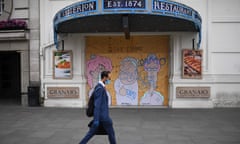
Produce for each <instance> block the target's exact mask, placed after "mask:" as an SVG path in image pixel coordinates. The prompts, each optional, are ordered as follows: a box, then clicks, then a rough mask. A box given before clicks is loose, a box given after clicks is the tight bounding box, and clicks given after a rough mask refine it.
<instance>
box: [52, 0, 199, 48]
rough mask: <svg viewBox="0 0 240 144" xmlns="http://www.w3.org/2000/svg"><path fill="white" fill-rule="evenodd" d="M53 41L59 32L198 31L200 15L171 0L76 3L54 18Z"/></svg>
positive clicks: (89, 0)
mask: <svg viewBox="0 0 240 144" xmlns="http://www.w3.org/2000/svg"><path fill="white" fill-rule="evenodd" d="M53 23H54V42H55V44H56V47H57V48H58V33H102V32H124V33H125V36H126V38H127V37H129V36H130V32H198V34H199V40H198V47H200V43H201V23H202V20H201V16H200V15H199V13H198V12H197V11H195V10H194V9H192V8H191V7H188V6H186V5H184V4H181V3H177V2H173V1H169V0H151V1H150V0H86V1H80V2H76V3H74V4H72V5H69V6H67V7H65V8H63V9H61V10H60V11H58V12H57V14H56V15H55V17H54V21H53Z"/></svg>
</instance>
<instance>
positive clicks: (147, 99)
mask: <svg viewBox="0 0 240 144" xmlns="http://www.w3.org/2000/svg"><path fill="white" fill-rule="evenodd" d="M144 70H145V71H146V72H147V80H148V85H149V89H148V91H146V92H145V94H144V96H143V97H142V98H141V101H140V105H163V102H164V97H163V96H162V94H161V93H160V92H158V91H156V90H155V89H156V86H157V73H158V72H159V71H160V61H159V59H158V58H157V57H156V55H153V54H152V55H149V56H148V57H147V58H146V59H145V60H144Z"/></svg>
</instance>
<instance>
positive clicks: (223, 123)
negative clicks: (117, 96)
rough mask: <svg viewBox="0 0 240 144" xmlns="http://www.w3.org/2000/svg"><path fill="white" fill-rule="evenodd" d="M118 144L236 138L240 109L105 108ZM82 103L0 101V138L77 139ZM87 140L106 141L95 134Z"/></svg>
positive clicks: (216, 142) (200, 143)
mask: <svg viewBox="0 0 240 144" xmlns="http://www.w3.org/2000/svg"><path fill="white" fill-rule="evenodd" d="M110 113H111V117H112V119H113V122H114V128H115V133H116V139H117V143H118V144H240V109H238V108H231V109H223V108H221V109H169V108H163V109H150V108H149V109H136V108H135V109H133V108H132V109H127V108H122V109H120V108H113V109H111V110H110ZM90 120H91V119H90V118H88V117H86V116H85V109H80V108H46V107H22V106H6V105H3V106H1V105H0V144H78V142H79V141H80V140H81V139H82V138H83V137H84V135H85V134H86V132H87V130H88V127H87V124H88V122H89V121H90ZM89 144H108V138H107V136H99V135H98V136H94V137H93V138H92V139H91V140H90V142H89Z"/></svg>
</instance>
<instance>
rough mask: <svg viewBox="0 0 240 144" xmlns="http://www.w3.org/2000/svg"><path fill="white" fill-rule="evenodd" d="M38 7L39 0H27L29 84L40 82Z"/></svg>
mask: <svg viewBox="0 0 240 144" xmlns="http://www.w3.org/2000/svg"><path fill="white" fill-rule="evenodd" d="M39 12H40V8H39V0H29V29H30V31H29V65H30V85H32V84H35V83H37V84H39V82H40V58H39V52H40V16H39V15H40V14H39Z"/></svg>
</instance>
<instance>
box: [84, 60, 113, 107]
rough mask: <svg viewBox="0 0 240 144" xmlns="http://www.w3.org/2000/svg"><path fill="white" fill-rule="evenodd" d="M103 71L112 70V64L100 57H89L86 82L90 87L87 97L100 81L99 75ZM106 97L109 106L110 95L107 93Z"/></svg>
mask: <svg viewBox="0 0 240 144" xmlns="http://www.w3.org/2000/svg"><path fill="white" fill-rule="evenodd" d="M105 70H107V71H111V70H112V63H111V60H110V59H108V58H106V57H102V56H91V59H90V60H88V61H87V82H88V85H89V87H90V90H89V93H88V96H89V97H90V96H91V94H92V92H93V90H94V88H95V86H96V85H97V84H98V82H99V80H100V73H101V72H102V71H105ZM107 95H108V102H109V105H111V95H110V93H109V92H108V91H107Z"/></svg>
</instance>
